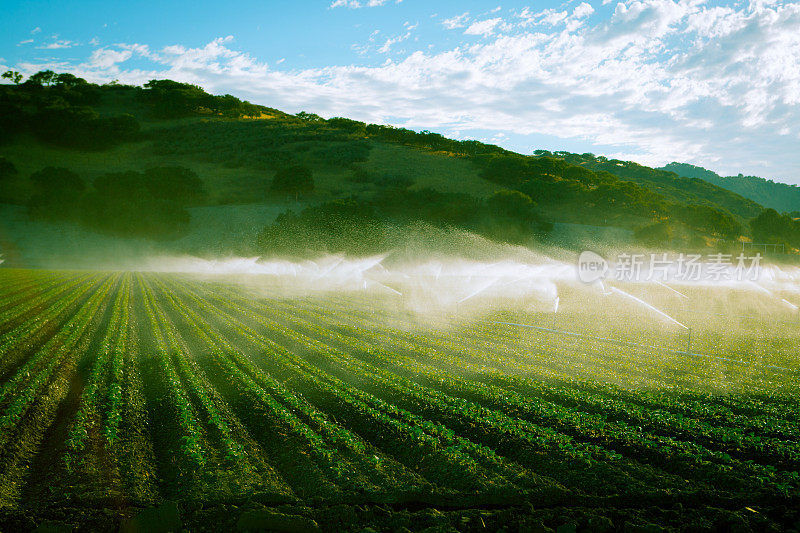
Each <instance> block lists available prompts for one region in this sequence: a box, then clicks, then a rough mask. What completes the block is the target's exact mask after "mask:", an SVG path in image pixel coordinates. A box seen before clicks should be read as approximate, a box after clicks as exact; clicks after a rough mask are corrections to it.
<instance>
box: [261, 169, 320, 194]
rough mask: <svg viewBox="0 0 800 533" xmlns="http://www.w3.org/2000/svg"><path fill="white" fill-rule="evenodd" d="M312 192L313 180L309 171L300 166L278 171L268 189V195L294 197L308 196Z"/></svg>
mask: <svg viewBox="0 0 800 533" xmlns="http://www.w3.org/2000/svg"><path fill="white" fill-rule="evenodd" d="M313 191H314V178H313V176H312V174H311V169H310V168H308V167H304V166H302V165H294V166H290V167H284V168H281V169H279V170H278V171H277V172H276V173H275V177H274V178H273V179H272V183H271V184H270V187H269V192H270V194H274V195H295V197H297V196H298V195H300V194H309V193H311V192H313Z"/></svg>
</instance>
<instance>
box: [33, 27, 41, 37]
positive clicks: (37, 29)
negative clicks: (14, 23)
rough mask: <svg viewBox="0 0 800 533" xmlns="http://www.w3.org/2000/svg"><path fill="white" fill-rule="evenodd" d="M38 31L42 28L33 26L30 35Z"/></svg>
mask: <svg viewBox="0 0 800 533" xmlns="http://www.w3.org/2000/svg"><path fill="white" fill-rule="evenodd" d="M40 31H42V28H40V27H39V26H36V27H35V28H33V29H32V30H31V35H36V34H37V33H39V32H40Z"/></svg>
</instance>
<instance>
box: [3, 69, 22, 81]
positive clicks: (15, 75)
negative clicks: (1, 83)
mask: <svg viewBox="0 0 800 533" xmlns="http://www.w3.org/2000/svg"><path fill="white" fill-rule="evenodd" d="M2 78H3V79H4V80H11V82H12V83H13V84H14V85H18V84H19V82H21V81H22V74H20V73H19V72H17V71H16V70H7V71H5V72H3V75H2Z"/></svg>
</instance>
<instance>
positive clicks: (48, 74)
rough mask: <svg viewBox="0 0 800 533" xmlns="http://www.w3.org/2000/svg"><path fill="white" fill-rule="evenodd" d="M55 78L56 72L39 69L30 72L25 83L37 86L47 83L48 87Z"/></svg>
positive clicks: (56, 76)
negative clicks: (34, 72)
mask: <svg viewBox="0 0 800 533" xmlns="http://www.w3.org/2000/svg"><path fill="white" fill-rule="evenodd" d="M57 78H58V74H56V73H55V72H53V71H52V70H40V71H39V72H37V73H36V74H32V75H31V77H30V78H28V81H26V82H25V83H26V84H30V85H39V86H43V85H47V86H48V87H49V86H51V85H52V84H53V83H55V82H56V79H57Z"/></svg>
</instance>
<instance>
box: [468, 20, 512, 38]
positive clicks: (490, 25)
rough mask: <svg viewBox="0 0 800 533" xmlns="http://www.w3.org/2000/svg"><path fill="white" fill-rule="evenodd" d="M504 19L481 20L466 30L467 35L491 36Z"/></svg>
mask: <svg viewBox="0 0 800 533" xmlns="http://www.w3.org/2000/svg"><path fill="white" fill-rule="evenodd" d="M502 21H503V19H501V18H499V17H497V18H493V19H486V20H480V21H477V22H473V23H472V24H470V25H469V27H468V28H467V29H466V30H464V33H465V34H466V35H483V36H484V37H486V36H488V35H491V34H493V33H494V31H495V28H497V25H498V24H500V23H501V22H502Z"/></svg>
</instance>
